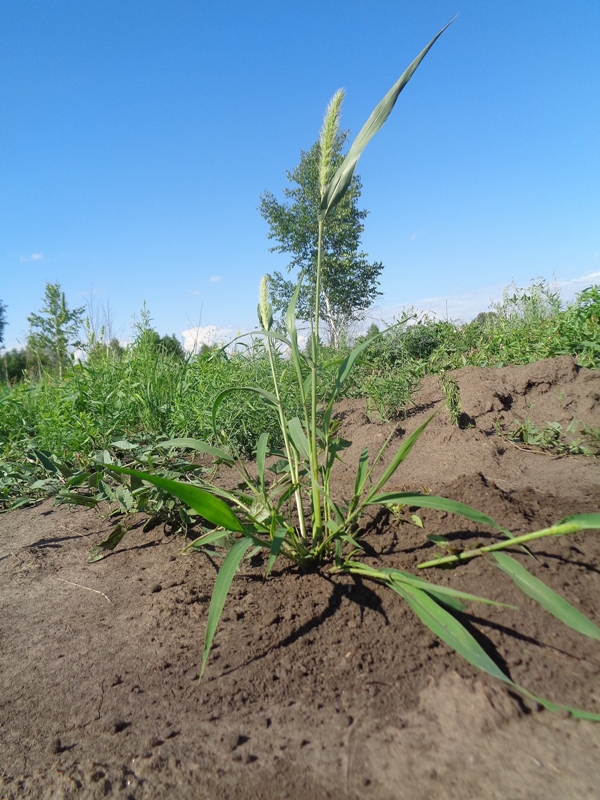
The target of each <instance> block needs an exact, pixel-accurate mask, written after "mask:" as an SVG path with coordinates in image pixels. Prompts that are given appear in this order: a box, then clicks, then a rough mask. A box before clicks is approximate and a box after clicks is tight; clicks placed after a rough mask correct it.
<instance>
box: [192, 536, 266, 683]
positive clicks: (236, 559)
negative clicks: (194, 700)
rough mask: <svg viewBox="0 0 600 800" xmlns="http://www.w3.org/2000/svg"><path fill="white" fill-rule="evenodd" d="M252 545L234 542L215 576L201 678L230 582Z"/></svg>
mask: <svg viewBox="0 0 600 800" xmlns="http://www.w3.org/2000/svg"><path fill="white" fill-rule="evenodd" d="M253 544H254V542H253V541H252V539H250V538H248V537H244V538H243V539H240V541H239V542H236V543H235V544H234V545H233V547H232V548H231V550H230V551H229V553H227V555H226V557H225V560H224V561H223V565H222V566H221V569H220V570H219V574H218V575H217V580H216V582H215V587H214V589H213V593H212V597H211V599H210V607H209V609H208V620H207V622H206V637H205V639H204V652H203V654H202V668H201V670H200V677H202V675H203V674H204V669H205V667H206V662H207V660H208V656H209V653H210V648H211V647H212V642H213V639H214V636H215V632H216V630H217V626H218V624H219V620H220V619H221V613H222V611H223V606H224V605H225V600H226V598H227V593H228V592H229V587H230V586H231V581H232V580H233V576H234V575H235V573H236V572H237V569H238V567H239V565H240V563H241V562H242V559H243V558H244V556H245V555H246V551H247V550H248V548H249V547H251V546H252V545H253Z"/></svg>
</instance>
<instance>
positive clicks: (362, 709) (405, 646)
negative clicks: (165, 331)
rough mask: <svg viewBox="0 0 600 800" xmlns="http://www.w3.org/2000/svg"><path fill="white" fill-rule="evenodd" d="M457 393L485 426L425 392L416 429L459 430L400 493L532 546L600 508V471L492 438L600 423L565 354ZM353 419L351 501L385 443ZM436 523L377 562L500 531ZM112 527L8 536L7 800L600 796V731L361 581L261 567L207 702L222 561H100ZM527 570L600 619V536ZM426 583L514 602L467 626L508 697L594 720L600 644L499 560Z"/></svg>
mask: <svg viewBox="0 0 600 800" xmlns="http://www.w3.org/2000/svg"><path fill="white" fill-rule="evenodd" d="M453 378H454V379H455V380H456V381H457V383H458V385H459V387H460V392H461V397H462V405H463V410H464V413H465V414H467V415H468V416H469V417H470V418H471V419H472V420H473V423H472V427H469V428H466V429H459V428H456V427H452V426H451V425H450V421H449V418H448V414H447V413H446V411H445V410H444V409H443V393H442V389H441V386H440V384H439V382H437V381H436V380H435V379H433V378H431V379H427V380H426V381H425V382H424V384H423V386H422V388H421V390H420V395H419V397H418V398H417V403H418V407H419V408H420V409H421V410H417V411H415V412H414V413H412V414H410V415H409V416H408V418H407V419H404V420H402V429H403V430H405V431H406V434H410V433H411V432H412V431H413V430H414V429H415V428H416V427H417V426H418V425H419V424H421V423H422V422H423V421H424V419H425V418H426V417H427V416H428V414H429V413H431V410H432V409H435V408H438V407H440V408H441V410H440V413H438V415H437V416H436V417H435V419H434V420H433V422H432V423H431V424H430V425H429V427H428V428H427V429H426V431H425V433H424V435H423V436H422V438H421V439H420V440H419V442H418V444H417V445H416V446H415V448H414V450H413V452H412V453H411V455H410V456H409V458H408V459H407V461H406V462H405V463H404V464H403V466H402V468H401V469H400V471H399V472H398V473H397V476H396V480H397V481H398V483H397V485H391V486H390V487H389V488H390V491H393V490H400V489H404V488H405V487H407V488H412V489H418V490H420V489H421V488H422V487H426V488H427V489H428V490H431V491H432V492H434V493H436V494H443V495H446V496H448V497H451V498H453V499H455V500H459V501H461V502H465V503H468V504H471V505H474V506H475V507H477V508H479V509H481V510H482V511H484V512H486V513H488V514H489V515H491V516H492V517H493V518H494V519H496V520H497V521H499V522H501V523H502V524H504V525H505V526H506V527H508V528H509V529H510V530H511V531H512V532H514V533H524V532H526V531H530V530H534V529H537V528H542V527H545V526H547V525H549V524H550V523H552V522H556V521H558V520H559V519H561V518H562V517H564V516H567V515H569V514H574V513H579V512H586V511H598V505H599V502H598V501H599V498H600V491H599V486H600V471H599V470H598V460H597V459H594V458H586V457H583V456H569V457H556V456H553V455H549V454H548V453H546V452H541V451H535V450H534V449H522V448H518V447H515V446H513V445H511V444H510V443H507V442H506V441H504V440H502V439H500V438H499V437H497V436H496V435H493V434H494V424H495V420H500V421H501V422H502V424H503V425H505V426H507V427H508V426H510V425H511V424H512V422H513V421H514V420H517V421H522V420H524V419H525V418H529V419H531V420H532V422H533V423H534V424H536V425H538V426H540V427H541V426H543V425H545V424H546V423H547V422H549V421H552V422H560V423H561V424H562V425H563V427H566V425H567V424H568V423H569V422H570V421H571V420H572V419H577V420H580V421H581V422H585V423H587V424H588V425H590V426H592V427H596V428H598V427H600V375H599V374H598V373H597V372H592V371H590V370H585V369H580V368H578V367H577V366H576V364H575V363H574V362H573V360H572V359H571V358H569V357H562V358H559V359H554V360H551V361H543V362H538V363H536V364H532V365H528V366H526V367H511V368H502V369H497V370H493V369H477V368H466V369H463V370H458V371H456V372H455V373H453ZM507 398H510V403H507ZM424 409H426V410H424ZM338 410H339V412H340V415H341V416H342V417H343V418H342V422H341V426H340V434H341V435H342V436H343V437H344V438H347V439H350V440H352V441H353V445H352V448H351V449H350V451H349V452H348V451H347V452H346V454H345V455H344V463H342V464H340V465H339V468H338V470H337V476H336V478H337V481H338V485H340V487H341V488H340V493H341V494H344V487H345V486H347V485H348V484H350V487H351V486H352V484H353V481H354V467H353V464H355V463H356V459H357V457H358V455H359V454H360V452H361V450H362V449H363V447H365V446H367V445H368V446H370V448H371V450H372V451H374V450H376V449H377V448H378V447H379V444H380V443H381V442H383V441H384V439H385V437H386V436H387V435H388V434H389V431H390V429H391V428H390V425H383V424H378V423H376V422H373V421H371V420H370V419H369V417H368V414H367V413H366V405H365V403H364V402H360V401H349V400H346V401H343V402H342V403H341V404H340V405H339V409H338ZM421 517H422V520H423V524H424V529H420V528H417V527H415V526H413V525H410V524H406V522H403V521H402V519H398V518H395V517H394V516H393V515H387V514H381V513H375V514H374V516H373V517H372V520H371V522H370V523H369V521H368V520H367V521H366V525H365V541H366V544H367V552H366V555H365V560H366V561H367V563H372V564H379V565H385V566H395V567H400V568H402V569H408V570H411V571H414V570H415V569H416V565H417V564H418V563H419V562H421V561H424V560H426V559H428V558H430V557H431V555H432V554H433V552H434V548H433V545H431V543H430V542H428V540H427V538H426V535H427V533H439V534H443V535H447V536H448V538H451V539H454V540H455V541H457V542H458V543H460V545H461V546H463V545H464V546H467V545H468V544H474V543H475V542H477V541H483V540H485V539H487V538H488V537H489V536H490V535H491V534H490V530H485V529H481V530H479V529H477V527H476V526H474V525H472V524H470V523H469V525H468V526H466V527H465V525H464V522H461V520H458V519H457V518H454V517H451V516H449V515H446V514H442V513H439V512H435V511H426V510H424V511H423V512H422V513H421ZM409 518H410V515H409V514H405V515H404V519H409ZM109 529H110V523H109V522H108V521H107V520H104V519H102V518H100V517H99V516H98V515H96V514H95V513H94V512H93V511H90V510H88V509H81V508H78V509H69V508H65V507H58V508H56V509H52V508H51V501H46V502H45V503H43V504H41V505H40V506H38V507H34V508H28V509H21V510H17V511H13V512H10V513H8V514H4V515H2V516H1V517H0V573H1V575H2V578H1V580H2V591H1V593H0V630H1V647H0V709H1V711H0V765H1V767H0V796H1V797H2V798H7V800H8V799H10V800H12V799H13V798H15V799H16V798H49V797H51V798H55V797H56V798H101V797H102V798H104V797H115V798H121V797H122V798H135V799H136V800H151V799H152V800H154V798H165V797H177V798H184V799H186V798H190V800H191V798H199V797H202V798H215V799H218V798H228V799H231V800H238V798H239V800H245V799H246V798H248V800H252V799H253V798H273V799H274V800H277V798H292V799H293V800H307V799H308V798H310V800H315V798H321V797H322V798H326V797H327V798H334V800H335V799H337V800H356V799H357V798H359V799H360V800H362V798H376V799H377V800H387V799H388V798H389V800H392V798H393V799H394V800H398V798H399V799H400V800H421V799H423V800H424V799H425V798H442V799H443V800H445V799H446V798H448V799H449V800H450V799H451V798H456V799H457V800H458V799H459V798H460V800H475V798H477V800H480V798H482V797H485V798H489V799H490V800H494V798H498V800H500V799H503V798H506V799H507V800H508V798H516V797H519V798H527V800H529V799H532V800H535V799H537V798H540V800H542V798H543V800H552V799H553V798H556V800H558V799H559V798H560V800H563V799H564V798H566V797H573V798H575V797H577V798H593V797H597V787H598V785H600V758H599V756H600V726H599V725H597V724H594V723H588V722H581V721H575V720H572V719H567V718H563V717H560V716H556V715H552V714H550V713H549V712H547V711H540V710H539V709H538V708H536V707H534V706H533V705H532V704H531V703H528V702H524V701H521V700H520V699H518V698H516V697H514V696H513V695H512V694H511V693H510V692H508V691H507V690H506V688H505V687H504V686H502V685H500V684H499V683H496V682H494V681H493V680H492V679H488V678H487V677H486V676H484V675H482V674H480V673H478V672H477V671H476V670H475V669H474V668H472V667H471V666H470V665H469V664H467V663H465V662H464V661H463V660H461V659H460V658H459V657H458V656H457V655H456V654H455V653H454V652H453V651H451V650H450V649H449V648H448V647H447V646H446V645H445V644H443V643H442V642H440V641H439V640H437V639H436V638H435V637H434V636H433V635H432V634H431V633H430V632H429V631H428V630H427V629H426V628H425V627H424V626H423V625H422V624H421V623H420V622H419V621H418V620H417V619H416V618H415V617H414V615H413V614H412V612H411V611H410V610H409V609H408V608H407V607H406V606H405V605H404V604H403V602H402V601H401V600H400V598H398V597H397V596H396V595H394V594H393V593H392V592H390V591H389V590H387V589H384V588H382V587H379V586H377V585H374V584H369V583H362V584H361V582H360V581H354V580H353V579H352V578H350V577H341V578H337V577H332V576H329V575H328V573H327V572H322V573H319V572H313V573H307V574H299V573H298V572H297V571H296V570H295V569H293V568H283V569H281V568H280V570H279V571H276V572H275V574H274V575H273V577H272V578H271V579H269V580H268V581H264V580H263V579H262V578H261V577H260V576H261V574H262V573H261V570H260V567H257V566H256V565H255V566H253V565H252V564H250V563H246V564H244V565H243V566H242V568H241V569H240V571H239V573H238V575H237V576H236V578H235V580H234V582H233V585H232V590H231V593H230V596H229V598H228V600H227V603H226V605H225V609H224V614H223V618H222V623H221V626H220V628H219V631H218V633H217V635H216V638H215V645H214V649H213V652H212V654H211V657H210V659H209V663H208V667H207V671H206V674H205V678H204V680H203V681H202V682H201V683H199V682H198V672H199V666H200V662H201V657H202V647H203V636H204V625H205V622H206V614H207V610H208V603H209V601H210V593H211V590H212V586H213V584H214V579H215V565H214V564H211V562H210V561H209V560H208V559H207V558H206V557H205V556H202V555H196V556H188V557H183V556H181V555H180V550H181V547H182V544H183V542H182V540H181V539H180V538H178V537H175V536H172V535H166V534H165V533H164V532H163V530H162V529H161V528H155V529H154V530H152V531H149V532H147V533H144V532H143V531H142V530H141V525H138V526H134V528H132V530H131V531H130V532H129V533H128V534H127V536H126V537H125V539H124V540H123V542H122V543H121V545H120V546H119V548H118V549H117V550H116V551H115V552H114V554H113V555H111V556H110V557H108V558H106V559H105V560H103V561H101V562H98V563H96V564H92V565H88V564H86V563H85V558H86V556H87V554H88V552H89V550H90V548H91V547H92V545H93V544H95V543H97V541H99V540H100V539H101V538H102V537H103V536H105V535H106V534H107V532H108V531H109ZM532 550H533V551H534V554H535V559H532V558H528V559H527V566H528V568H529V569H530V570H531V571H532V572H533V573H534V574H536V575H537V576H538V577H540V578H541V579H542V580H544V581H545V582H546V583H547V584H548V585H550V586H551V587H552V588H554V589H555V590H556V591H558V592H560V593H561V594H563V595H564V596H565V597H566V598H567V600H569V601H570V602H571V603H573V604H575V605H577V606H578V607H579V608H581V610H582V611H583V612H584V613H585V614H587V615H588V616H589V617H590V618H591V619H592V620H594V621H595V622H596V623H598V621H599V613H598V609H599V608H600V578H599V572H598V569H599V565H600V543H599V541H598V537H597V536H595V535H594V534H592V533H587V534H586V533H583V534H577V535H576V536H572V537H565V538H562V539H554V540H552V541H549V540H545V541H544V542H543V544H542V543H540V544H538V546H537V547H532ZM521 557H522V556H519V558H521ZM278 566H279V565H278ZM428 577H430V578H431V579H432V580H435V581H437V582H439V583H443V584H446V585H450V586H453V587H456V588H460V589H462V590H464V591H469V592H472V593H474V594H480V595H483V596H485V597H489V598H491V599H493V600H498V601H502V602H505V603H510V604H513V605H515V606H517V607H518V610H512V609H508V608H504V609H498V608H492V607H490V606H469V609H468V612H467V613H465V614H464V615H463V616H462V620H463V622H465V623H466V624H467V625H468V627H469V629H470V630H471V631H472V633H473V634H474V635H476V636H477V638H478V639H479V641H480V642H481V643H482V645H483V646H484V647H485V649H486V650H487V651H488V652H489V653H490V654H492V655H493V657H494V658H495V659H496V660H497V662H498V663H499V664H500V665H501V666H503V667H504V668H505V669H506V670H507V672H508V673H509V674H510V676H511V677H512V678H513V680H514V681H516V682H517V683H519V684H521V685H524V686H526V687H527V688H528V689H530V690H531V691H533V692H535V693H537V694H540V695H543V696H544V697H547V698H549V699H551V700H554V701H558V702H564V703H566V704H568V705H572V706H576V707H579V708H585V709H587V710H590V711H595V712H596V713H598V712H600V643H599V642H596V641H592V640H590V639H586V638H585V637H582V636H578V635H577V634H575V633H573V632H572V631H570V630H569V629H567V628H565V627H564V626H561V624H560V623H559V622H557V621H556V620H555V619H554V618H552V617H550V616H549V615H548V614H546V613H545V612H544V611H543V610H542V609H540V608H539V607H538V606H537V605H536V604H534V603H533V601H530V600H529V599H527V598H526V597H525V596H524V595H522V594H520V593H519V592H518V591H517V590H515V589H513V587H512V584H511V583H510V581H509V580H508V579H507V578H506V577H505V576H504V574H503V573H501V572H500V571H499V570H497V569H494V567H493V566H492V565H491V564H489V563H487V562H485V561H484V560H483V559H478V560H475V561H473V562H470V563H468V564H465V565H464V566H461V567H460V568H459V569H455V570H444V571H441V570H437V571H436V572H435V573H430V574H429V576H428Z"/></svg>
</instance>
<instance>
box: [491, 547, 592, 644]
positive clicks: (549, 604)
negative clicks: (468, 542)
mask: <svg viewBox="0 0 600 800" xmlns="http://www.w3.org/2000/svg"><path fill="white" fill-rule="evenodd" d="M493 557H494V560H495V562H496V566H497V567H498V568H499V569H501V570H502V572H504V573H506V575H508V576H509V578H512V580H513V581H514V582H515V583H516V584H517V586H518V587H519V589H521V591H523V592H525V594H526V595H528V596H529V597H531V598H532V599H533V600H535V601H536V602H538V603H539V604H540V605H541V606H543V607H544V608H545V609H546V610H547V611H549V612H550V613H551V614H552V615H553V616H555V617H556V618H557V619H559V620H560V621H561V622H564V624H565V625H568V626H569V628H572V629H573V630H574V631H577V632H578V633H582V634H583V635H584V636H589V637H590V638H592V639H597V640H598V641H600V630H599V629H598V628H597V627H596V625H594V623H593V622H592V621H591V620H589V619H588V618H587V617H586V616H585V614H582V613H581V611H579V610H578V609H577V608H574V607H573V606H572V605H571V604H570V603H568V602H567V601H566V600H565V599H564V597H561V596H560V595H559V594H556V592H554V591H552V589H550V588H549V587H548V586H546V584H545V583H542V581H540V580H539V579H538V578H535V577H534V576H533V575H532V574H531V573H530V572H528V571H527V570H526V569H525V567H524V566H523V565H522V564H519V562H518V561H515V560H514V559H513V558H511V557H510V556H509V555H507V554H506V553H493Z"/></svg>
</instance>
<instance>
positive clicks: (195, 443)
mask: <svg viewBox="0 0 600 800" xmlns="http://www.w3.org/2000/svg"><path fill="white" fill-rule="evenodd" d="M157 447H181V448H182V449H185V450H196V451H197V452H198V453H205V454H206V455H208V456H213V457H214V458H218V459H220V460H221V461H225V462H226V463H227V464H233V463H234V459H233V458H232V457H231V455H230V454H229V453H226V452H225V450H221V449H220V448H218V447H213V446H212V445H210V444H207V443H206V442H203V441H202V440H201V439H169V440H168V441H166V442H158V444H157Z"/></svg>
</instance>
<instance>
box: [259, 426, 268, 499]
mask: <svg viewBox="0 0 600 800" xmlns="http://www.w3.org/2000/svg"><path fill="white" fill-rule="evenodd" d="M268 442H269V434H268V433H261V435H260V436H259V437H258V444H257V445H256V470H257V472H258V480H259V482H260V487H261V489H262V490H263V492H264V490H265V461H266V458H267V444H268Z"/></svg>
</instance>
